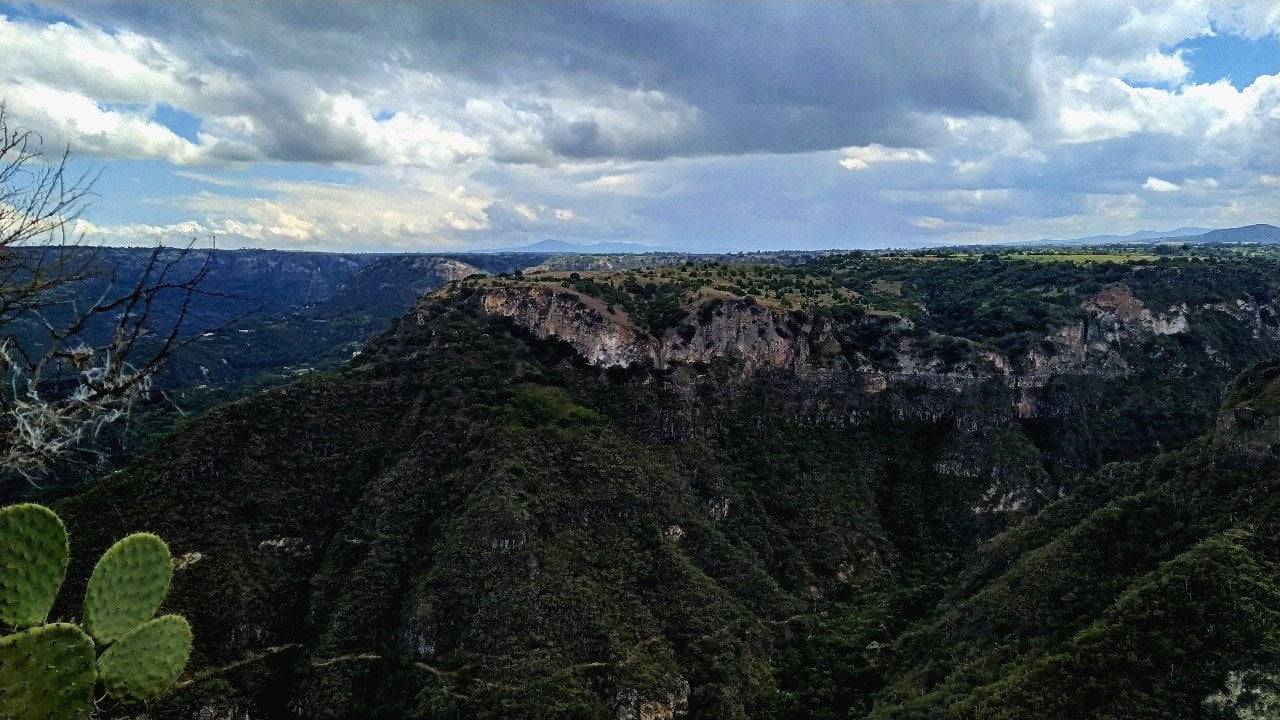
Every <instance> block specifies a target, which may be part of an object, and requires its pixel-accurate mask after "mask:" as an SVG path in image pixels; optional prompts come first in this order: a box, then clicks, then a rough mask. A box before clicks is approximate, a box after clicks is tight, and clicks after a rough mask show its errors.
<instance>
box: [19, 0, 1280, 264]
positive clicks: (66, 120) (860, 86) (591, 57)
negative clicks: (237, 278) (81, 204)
mask: <svg viewBox="0 0 1280 720" xmlns="http://www.w3.org/2000/svg"><path fill="white" fill-rule="evenodd" d="M0 58H4V59H3V61H0V100H2V101H3V102H4V103H5V108H6V113H7V115H8V117H9V120H10V122H12V123H16V124H18V125H21V126H22V127H26V128H31V129H33V130H36V131H37V132H39V133H40V135H41V137H43V138H44V139H45V141H46V143H49V144H50V145H51V146H54V147H58V146H61V145H64V144H65V145H69V146H70V148H71V150H72V152H73V153H74V156H75V158H76V160H75V163H76V168H77V169H90V170H94V171H100V172H101V177H100V179H99V181H98V184H97V186H96V191H97V197H96V198H95V200H94V202H93V204H92V205H91V207H90V208H89V209H88V210H87V211H86V212H85V214H84V216H83V218H82V220H81V221H80V223H79V226H80V228H81V229H82V230H83V231H84V232H85V233H86V237H87V238H89V239H90V240H91V241H93V242H102V243H108V244H123V245H150V244H154V243H156V242H166V243H181V242H185V241H187V240H190V239H192V238H195V239H198V240H200V241H205V240H211V241H214V242H216V243H217V245H218V246H219V247H230V248H235V247H271V248H282V249H298V250H303V249H305V250H334V251H338V250H341V251H426V252H431V251H465V250H474V249H484V248H495V247H509V246H517V245H522V244H527V243H531V242H536V241H539V240H544V239H548V238H551V239H557V240H565V241H568V242H574V243H592V242H602V241H627V242H635V243H643V244H648V245H653V246H661V247H665V248H671V249H677V250H691V251H739V250H762V249H782V248H790V249H821V248H854V247H888V246H921V245H938V244H969V243H988V242H1007V241H1017V240H1029V239H1037V238H1069V237H1078V236H1084V235H1093V234H1104V233H1107V234H1110V233H1115V234H1123V233H1128V232H1133V231H1136V230H1146V229H1154V230H1165V229H1173V228H1177V227H1181V226H1198V227H1231V226H1238V225H1246V224H1251V223H1260V222H1270V223H1276V224H1280V2H1277V1H1276V0H1239V1H1236V2H1217V1H1214V0H1201V1H1198V2H1193V1H1187V0H1150V1H1136V2H1121V1H1120V0H1045V1H1044V2H1032V1H1020V2H1000V1H995V0H973V1H963V2H962V1H956V2H936V1H927V2H856V3H852V2H851V3H835V2H804V3H801V2H752V3H739V2H710V1H698V2H694V1H693V0H685V1H673V2H662V3H658V2H653V3H649V2H625V3H624V2H577V3H575V2H563V3H534V2H520V1H518V0H517V1H513V2H503V3H472V2H467V3H462V2H459V3H451V2H439V3H430V4H427V3H408V2H403V3H396V2H378V1H377V0H373V1H370V2H362V3H342V4H337V3H334V4H330V3H317V2H301V1H299V2H293V1H291V0H277V1H273V2H270V3H263V2H237V1H236V0H230V1H227V2H201V3H196V2H172V1H171V0H166V1H164V2H147V1H145V0H144V1H136V0H131V1H130V2H110V1H98V2H54V1H50V2H45V1H39V2H6V1H4V0H0Z"/></svg>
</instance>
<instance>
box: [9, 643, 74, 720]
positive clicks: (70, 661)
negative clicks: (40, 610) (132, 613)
mask: <svg viewBox="0 0 1280 720" xmlns="http://www.w3.org/2000/svg"><path fill="white" fill-rule="evenodd" d="M93 666H94V659H93V641H92V640H90V639H89V636H88V635H85V634H84V631H83V630H81V629H80V628H78V627H76V626H75V625H70V624H68V623H53V624H50V625H40V626H38V627H34V628H31V629H30V630H23V631H21V632H17V633H14V634H13V635H8V636H5V637H0V717H3V718H5V719H6V720H50V719H53V720H81V719H84V718H88V717H89V709H90V708H91V707H92V706H93V683H94V668H93Z"/></svg>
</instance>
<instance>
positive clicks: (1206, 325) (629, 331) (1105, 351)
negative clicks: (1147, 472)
mask: <svg viewBox="0 0 1280 720" xmlns="http://www.w3.org/2000/svg"><path fill="white" fill-rule="evenodd" d="M479 303H480V306H481V307H482V308H483V310H484V311H485V312H486V313H488V314H490V315H494V316H499V317H503V318H507V319H509V320H510V321H511V322H512V323H514V324H515V325H516V326H518V327H519V328H521V329H522V330H523V331H525V332H528V333H530V334H532V335H533V336H536V337H538V338H542V339H556V340H561V341H563V342H565V343H568V344H569V345H570V346H572V347H573V348H574V350H575V351H576V352H577V353H578V354H579V355H580V356H581V357H582V358H583V359H584V360H585V361H586V362H587V363H588V364H590V365H592V366H594V367H597V368H600V369H608V368H631V369H633V370H634V369H640V370H642V371H654V372H657V373H658V375H659V376H660V377H662V378H663V380H662V382H663V383H664V384H665V385H666V386H667V387H668V389H669V391H670V392H671V394H672V395H673V396H675V397H676V398H677V399H676V401H675V402H674V403H673V405H672V406H671V407H668V408H665V409H661V410H653V409H650V410H646V411H641V412H638V414H639V415H641V416H644V417H645V418H646V419H645V422H646V423H647V424H648V427H649V428H651V432H653V433H654V435H653V439H654V440H668V441H671V440H674V441H683V440H685V439H687V438H688V437H689V434H690V433H691V432H694V428H696V427H697V426H698V425H699V423H705V422H708V419H707V415H708V412H709V411H708V408H707V407H706V403H705V402H704V401H703V398H705V397H707V395H708V393H713V394H715V393H718V394H721V395H723V394H725V393H726V392H729V393H732V392H733V391H732V390H731V388H732V387H734V386H739V387H746V386H757V387H758V386H759V385H760V384H761V383H762V382H765V381H764V380H763V378H775V380H771V381H768V382H765V384H766V385H768V384H769V383H773V385H774V392H773V395H772V398H771V400H772V402H773V404H772V406H771V412H774V413H777V414H779V415H782V416H784V417H787V418H790V419H791V420H793V421H800V422H811V423H818V424H823V425H837V426H839V425H844V426H867V425H874V424H877V423H881V424H884V423H888V424H909V425H918V426H930V427H934V428H940V429H941V431H942V432H943V433H944V437H945V438H946V439H945V440H944V442H943V447H942V454H941V456H940V459H939V460H938V463H937V467H936V468H935V469H936V470H937V471H938V472H939V473H941V474H943V475H949V476H953V477H960V478H968V479H979V480H980V479H986V481H987V482H988V483H989V484H988V487H987V489H986V491H985V493H984V494H983V496H982V498H981V499H980V500H979V501H978V502H977V503H976V504H975V506H974V509H975V510H978V511H983V512H985V511H1005V510H1017V509H1022V508H1027V507H1036V506H1039V505H1041V504H1043V502H1045V501H1046V500H1047V499H1051V498H1053V497H1057V495H1058V494H1059V493H1060V492H1061V486H1062V483H1063V482H1064V481H1065V479H1066V477H1067V476H1069V475H1070V474H1072V473H1075V472H1079V471H1081V470H1084V469H1087V468H1090V467H1095V466H1097V465H1099V464H1101V463H1102V462H1105V461H1108V460H1111V459H1117V458H1122V457H1127V456H1129V455H1131V454H1137V452H1138V451H1139V449H1140V451H1141V452H1146V451H1149V450H1150V449H1152V448H1156V447H1161V446H1163V445H1165V444H1168V443H1172V442H1177V441H1181V440H1182V439H1189V438H1190V437H1194V436H1195V435H1196V434H1198V433H1199V432H1201V431H1202V430H1203V429H1204V426H1205V424H1207V423H1208V422H1209V421H1210V419H1211V418H1212V413H1213V411H1214V408H1215V407H1216V402H1217V397H1218V393H1219V392H1220V389H1221V385H1222V383H1224V382H1225V380H1226V379H1227V378H1228V377H1229V376H1230V374H1232V373H1234V372H1235V371H1237V370H1238V369H1239V368H1240V367H1241V366H1242V365H1243V364H1245V363H1247V362H1249V361H1253V360H1256V359H1258V358H1259V357H1266V356H1267V354H1268V353H1275V352H1277V351H1280V324H1278V323H1277V319H1276V318H1277V315H1278V313H1277V307H1276V306H1275V305H1274V304H1264V303H1258V302H1255V301H1252V300H1244V299H1242V300H1233V301H1226V302H1219V303H1213V304H1202V305H1199V306H1195V307H1190V306H1188V304H1187V303H1175V304H1173V305H1171V306H1169V307H1166V308H1163V309H1158V310H1153V309H1152V308H1150V307H1148V306H1147V305H1146V304H1145V303H1143V302H1142V301H1141V300H1140V299H1138V298H1137V297H1135V296H1134V294H1133V292H1132V291H1131V290H1130V289H1129V288H1128V287H1126V286H1124V285H1115V286H1110V287H1106V288H1104V289H1102V290H1101V291H1100V292H1097V293H1096V294H1094V295H1092V296H1091V297H1088V298H1087V299H1086V300H1084V301H1083V302H1082V303H1081V304H1080V305H1079V309H1078V317H1077V319H1076V320H1075V321H1074V322H1073V323H1070V324H1064V325H1061V326H1051V327H1046V328H1044V329H1043V331H1042V332H1041V333H1040V334H1039V336H1038V338H1036V342H1033V343H1030V344H1029V346H1030V349H1028V350H1027V351H1026V352H1025V353H1022V354H1004V353H1001V352H998V351H996V350H993V349H988V348H984V347H982V346H981V345H980V344H977V343H972V342H969V341H964V340H957V341H956V342H957V343H958V344H959V345H960V346H961V347H962V350H963V351H962V352H961V353H960V355H959V356H958V357H952V358H949V359H943V358H940V357H938V356H937V354H936V353H931V352H930V351H929V348H930V347H931V346H932V345H933V342H932V341H933V340H935V338H934V337H933V336H931V335H929V334H927V333H922V332H918V331H915V328H914V325H913V323H912V322H911V321H910V320H908V319H906V318H901V317H897V316H890V315H867V316H863V317H861V318H858V319H855V320H850V321H845V322H843V323H839V322H834V321H832V320H829V319H824V318H813V317H807V316H804V315H803V314H797V313H789V312H786V311H782V310H778V309H775V308H769V307H765V306H763V305H761V304H758V303H756V302H753V301H751V300H749V299H717V300H709V301H706V302H704V303H703V304H702V305H701V306H700V307H697V308H695V309H693V310H692V311H691V312H690V314H689V316H688V317H687V318H686V319H685V320H684V321H683V322H681V323H679V324H677V325H676V326H675V327H673V328H670V329H667V330H666V331H664V332H662V333H660V334H659V335H656V336H655V335H653V334H650V333H648V332H646V331H645V330H644V329H642V328H640V327H638V326H637V324H636V323H634V322H632V321H631V319H630V318H628V317H627V316H626V314H625V313H623V312H621V311H618V310H615V309H612V308H610V307H607V306H606V305H605V303H604V302H602V301H601V300H599V299H598V298H594V297H590V296H586V295H583V294H581V293H578V292H574V291H572V290H568V289H564V288H561V287H558V286H554V285H549V284H545V283H544V284H539V283H511V284H498V285H491V286H487V287H485V288H483V289H482V291H481V293H480V296H479ZM1223 327H1225V328H1226V329H1227V332H1226V335H1227V336H1229V337H1240V338H1246V339H1247V342H1246V345H1247V347H1246V348H1244V349H1241V348H1239V347H1236V348H1230V347H1225V346H1224V345H1226V344H1227V343H1225V341H1224V340H1223V338H1222V337H1220V335H1221V333H1216V331H1215V328H1223ZM868 338H872V339H873V340H868ZM872 344H875V345H876V346H875V347H872V346H871V345H872ZM886 348H887V353H886ZM876 351H878V352H876ZM712 366H720V367H722V368H727V370H725V371H723V372H721V373H719V374H715V375H714V379H712V380H707V379H706V377H705V376H704V375H703V374H702V373H703V372H705V370H706V369H707V368H710V367H712ZM776 378H786V379H785V380H780V381H779V380H776ZM778 382H781V383H782V385H781V389H779V388H778V387H777V383H778ZM1152 384H1155V385H1164V386H1167V387H1168V388H1178V387H1184V386H1185V387H1189V388H1191V389H1192V390H1194V392H1204V390H1205V388H1198V387H1194V386H1196V385H1198V384H1203V385H1204V386H1205V387H1207V388H1208V392H1207V393H1205V395H1204V397H1205V400H1204V402H1205V403H1206V406H1205V407H1203V408H1200V409H1199V411H1198V412H1199V413H1200V414H1201V415H1202V417H1199V418H1198V419H1196V418H1190V419H1178V420H1177V421H1166V422H1167V424H1169V425H1170V427H1169V428H1158V429H1148V427H1145V426H1152V425H1153V423H1152V422H1148V420H1147V419H1146V418H1145V416H1144V413H1147V412H1150V413H1151V414H1152V415H1154V416H1160V415H1161V414H1162V413H1163V410H1161V409H1158V408H1154V407H1136V408H1128V407H1125V406H1126V403H1128V402H1129V400H1128V399H1129V398H1135V397H1140V396H1144V395H1145V394H1148V393H1150V392H1151V387H1150V386H1151V385H1152ZM710 385H715V388H714V389H711V388H710V387H709V386H710ZM1193 394H1194V393H1193V392H1191V390H1189V391H1188V397H1189V398H1190V396H1191V395H1193ZM1188 402H1194V400H1192V399H1189V400H1188ZM1112 412H1114V413H1116V414H1121V415H1123V417H1121V418H1120V419H1119V420H1118V421H1115V422H1112V421H1111V420H1109V419H1107V414H1108V413H1112ZM1125 413H1127V415H1124V414H1125ZM1099 418H1102V419H1101V420H1100V419H1099ZM1157 419H1158V417H1157ZM1129 426H1134V427H1135V429H1134V430H1132V431H1126V430H1124V429H1123V428H1127V427H1129ZM1028 433H1029V434H1031V435H1032V436H1033V437H1035V436H1037V434H1038V436H1039V437H1038V439H1037V440H1036V442H1035V443H1034V444H1033V443H1032V442H1031V441H1028V440H1027V439H1026V436H1027V434H1028ZM1108 433H1110V434H1109V435H1108Z"/></svg>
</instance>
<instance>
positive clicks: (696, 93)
mask: <svg viewBox="0 0 1280 720" xmlns="http://www.w3.org/2000/svg"><path fill="white" fill-rule="evenodd" d="M64 11H65V12H66V13H67V14H69V15H71V16H72V17H76V18H79V19H83V20H87V21H90V22H92V23H94V24H98V25H101V26H103V27H106V28H109V29H129V30H133V31H136V32H138V33H140V34H143V35H146V36H149V37H155V38H157V39H160V40H162V41H163V42H165V43H166V44H168V45H170V46H172V47H175V48H179V49H180V50H181V52H183V53H184V54H186V53H190V54H195V55H198V56H200V57H202V58H204V60H205V61H206V62H209V63H211V64H215V65H217V66H220V67H223V68H226V69H229V70H230V71H232V72H234V73H235V74H236V75H238V76H240V77H242V78H244V79H245V80H246V81H248V82H251V83H255V84H259V85H260V87H259V89H258V90H257V92H258V93H259V94H261V95H262V104H263V107H262V108H261V115H260V116H259V117H260V119H261V120H262V121H263V122H264V123H265V125H266V127H267V128H268V134H269V135H270V136H271V137H273V138H274V140H273V142H274V146H273V147H274V150H273V147H265V148H264V150H265V151H267V153H268V154H269V155H278V156H279V157H280V158H281V159H307V158H309V157H312V156H314V159H316V160H321V161H326V160H333V159H343V158H340V157H336V153H338V151H337V150H336V149H335V148H334V143H330V142H327V139H326V138H325V137H324V136H323V132H321V133H320V134H319V135H316V136H314V137H313V136H311V135H313V134H314V133H315V132H316V128H312V127H309V126H308V125H307V124H306V122H305V118H306V113H291V112H289V111H290V110H291V109H292V108H293V107H295V106H294V105H293V103H294V101H295V99H296V95H297V93H298V92H299V91H298V89H297V88H292V87H287V86H285V85H287V84H288V83H289V79H290V78H296V77H299V76H306V77H308V78H310V79H311V80H312V81H313V82H315V83H316V84H317V86H318V87H320V88H322V89H323V90H324V91H326V92H332V93H338V92H345V93H351V94H354V95H360V94H361V93H362V92H363V91H364V90H366V89H367V88H368V87H370V86H379V85H385V83H386V81H387V79H388V77H389V74H391V73H394V72H396V71H398V70H400V69H403V68H414V69H416V70H420V71H424V72H430V73H432V74H434V75H437V76H439V77H440V78H441V79H442V81H443V83H444V88H445V90H444V91H445V92H448V91H449V89H450V87H452V86H455V85H456V87H457V88H458V92H459V93H460V94H459V96H458V97H457V98H456V99H457V102H458V103H459V104H461V103H462V102H464V101H465V100H466V99H467V98H466V94H467V93H470V92H476V91H482V92H488V93H492V94H493V95H495V96H498V97H502V96H504V94H509V95H510V96H511V97H512V98H519V97H527V96H528V95H529V94H530V92H531V89H537V88H545V90H546V94H547V96H548V97H552V98H554V99H558V100H560V101H562V102H563V101H565V100H566V97H567V96H571V97H572V98H573V100H574V101H575V105H576V106H578V107H588V108H590V107H594V106H598V105H599V103H600V102H602V98H604V97H607V96H609V94H610V93H618V92H624V93H625V92H630V93H654V92H656V93H660V96H653V97H649V96H646V97H645V102H646V103H648V104H649V105H652V106H653V112H655V113H665V115H664V117H675V116H677V115H679V118H678V120H679V121H678V122H677V121H672V124H671V126H670V127H662V128H658V129H657V130H654V131H652V132H637V128H636V127H635V125H636V124H641V125H645V124H652V120H651V119H649V116H648V115H640V116H637V117H636V118H635V119H634V120H633V121H631V122H630V123H629V122H626V121H619V119H618V115H619V114H623V115H625V114H626V113H627V109H626V108H625V107H622V108H617V107H615V108H614V110H615V112H614V113H612V114H607V115H605V116H603V117H601V116H591V117H583V116H582V113H577V114H576V115H575V114H574V113H572V112H565V111H562V109H561V108H559V107H556V103H555V102H552V106H553V107H551V108H550V109H549V110H548V111H547V113H546V114H545V116H544V117H543V118H542V119H543V122H542V124H541V126H540V130H539V132H538V137H539V142H540V145H541V149H542V150H543V151H545V152H547V153H550V154H551V155H553V156H556V157H561V158H570V159H589V158H603V157H628V158H646V159H653V158H661V157H667V156H672V155H677V156H679V155H702V154H741V153H750V152H784V153H786V152H803V151H811V150H822V149H832V148H838V147H844V146H848V145H862V144H867V143H871V142H878V143H882V144H886V145H914V146H920V145H928V144H931V143H932V142H933V141H934V140H935V139H936V138H937V137H938V134H939V133H940V131H941V128H940V121H939V117H938V116H939V115H940V114H946V115H954V116H975V115H988V116H997V117H1007V118H1015V119H1027V118H1029V117H1031V116H1033V115H1034V114H1035V113H1036V111H1037V108H1038V106H1039V102H1040V90H1039V87H1038V84H1037V82H1036V80H1035V78H1034V77H1033V74H1032V72H1031V70H1030V68H1031V67H1032V57H1031V55H1032V50H1033V42H1034V37H1035V30H1036V27H1037V23H1038V22H1039V20H1038V18H1037V17H1036V16H1035V14H1034V13H1033V12H1031V11H1030V9H1029V8H1028V7H1027V4H1026V3H995V2H952V3H939V2H902V3H888V2H885V3H859V4H837V3H789V2H788V3H776V4H738V3H697V4H681V5H675V4H666V3H596V2H592V3H530V2H502V3H498V2H494V3H426V4H421V5H420V4H416V3H413V4H411V3H380V2H370V3H311V2H306V3H303V2H252V3H250V2H214V3H199V4H189V3H171V2H166V3H150V2H119V3H112V2H107V3H100V4H93V5H90V6H88V7H86V6H84V5H80V4H67V5H66V6H65V7H64ZM277 93H278V95H279V97H280V98H281V101H282V103H281V111H279V112H274V111H272V109H271V105H272V103H273V102H274V98H275V97H276V94H277ZM409 99H411V98H409ZM663 103H666V104H667V105H663ZM681 112H684V115H680V113H681ZM287 115H292V116H293V117H295V118H298V117H301V118H303V121H302V122H301V123H299V122H298V121H296V120H292V121H289V122H285V120H287V119H288V118H287V117H286V116H287ZM509 159H519V160H523V159H527V157H526V155H525V154H522V153H520V152H514V153H512V154H511V157H510V158H509Z"/></svg>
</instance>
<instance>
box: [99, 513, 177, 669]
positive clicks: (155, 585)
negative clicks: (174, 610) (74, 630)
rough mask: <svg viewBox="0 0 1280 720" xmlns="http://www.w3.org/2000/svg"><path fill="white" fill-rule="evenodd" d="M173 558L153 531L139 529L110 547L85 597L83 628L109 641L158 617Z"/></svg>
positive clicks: (171, 570) (103, 642) (166, 589)
mask: <svg viewBox="0 0 1280 720" xmlns="http://www.w3.org/2000/svg"><path fill="white" fill-rule="evenodd" d="M172 577H173V558H172V556H170V555H169V546H168V545H166V544H165V543H164V541H163V540H161V539H160V538H158V537H156V536H155V535H152V534H150V533H135V534H133V535H130V536H129V537H126V538H124V539H123V540H121V541H119V542H117V543H116V544H115V545H112V546H111V547H110V548H108V549H107V551H106V552H105V553H103V555H102V559H100V560H98V564H97V565H95V566H94V568H93V575H91V576H90V577H89V588H88V590H87V591H86V592H85V596H84V627H85V630H88V631H89V634H90V635H92V636H93V639H94V640H97V641H98V643H99V644H102V645H110V644H111V643H113V642H115V641H117V640H119V639H120V638H122V637H124V636H125V635H128V634H129V632H130V631H132V630H133V629H134V628H136V627H138V626H139V625H141V624H142V623H144V622H146V621H147V620H150V619H151V618H152V617H154V616H155V614H156V611H157V610H159V609H160V603H162V602H164V596H165V595H167V594H168V593H169V580H170V579H171V578H172Z"/></svg>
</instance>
